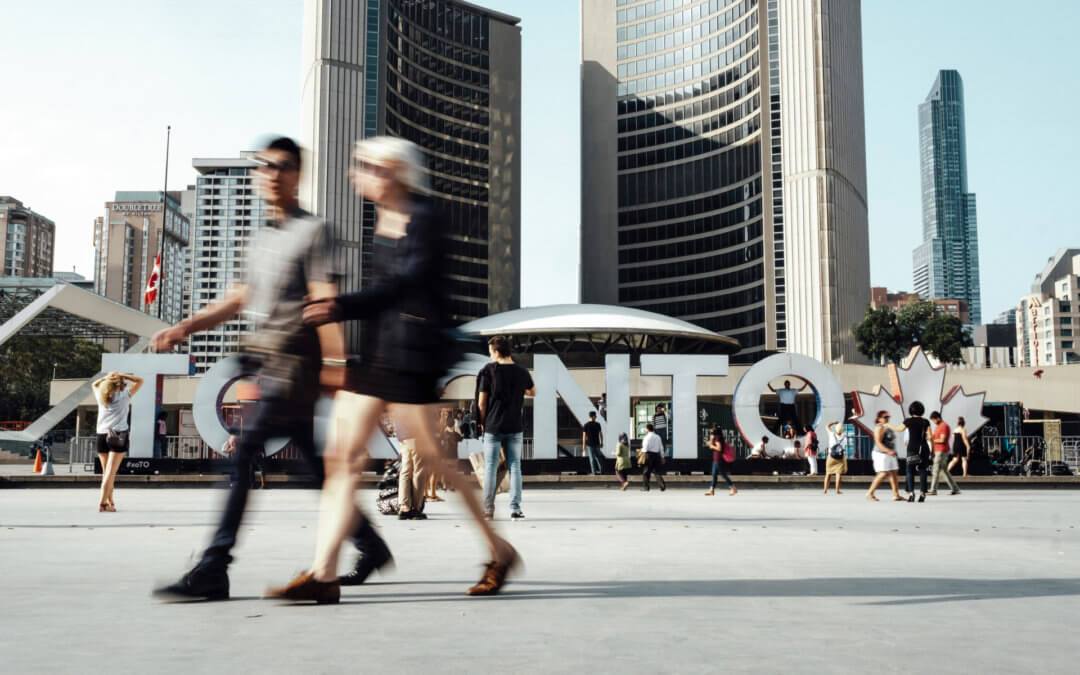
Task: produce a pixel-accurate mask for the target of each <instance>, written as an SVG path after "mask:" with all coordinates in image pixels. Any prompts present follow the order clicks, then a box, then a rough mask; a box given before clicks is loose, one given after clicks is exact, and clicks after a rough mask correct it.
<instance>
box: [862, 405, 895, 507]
mask: <svg viewBox="0 0 1080 675" xmlns="http://www.w3.org/2000/svg"><path fill="white" fill-rule="evenodd" d="M874 423H875V426H874V450H873V452H871V453H870V455H871V457H872V458H873V460H874V471H876V472H877V475H876V476H874V480H873V481H872V482H871V483H870V489H869V490H868V491H867V493H866V498H867V499H869V500H870V501H872V502H876V501H880V500H879V499H878V498H877V497H875V496H874V492H875V491H877V489H878V486H879V485H881V483H882V481H884V480H885V479H888V480H889V487H891V488H892V494H893V501H894V502H902V501H904V498H903V497H901V496H900V479H899V477H898V475H897V474H898V473H899V471H900V462H899V461H897V459H896V433H897V432H898V431H899V430H900V428H899V427H894V426H891V425H890V424H889V413H887V412H885V411H884V410H881V411H879V412H878V414H877V417H876V418H875V419H874Z"/></svg>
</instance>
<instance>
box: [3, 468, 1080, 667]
mask: <svg viewBox="0 0 1080 675" xmlns="http://www.w3.org/2000/svg"><path fill="white" fill-rule="evenodd" d="M886 494H887V493H885V492H882V493H879V495H880V496H881V497H882V498H883V501H882V502H880V503H869V502H866V501H864V499H863V497H862V494H861V490H859V489H857V488H855V487H854V486H853V488H852V490H851V491H850V492H846V493H845V494H843V495H841V496H839V497H834V496H831V495H830V496H829V497H824V496H822V495H821V494H820V493H818V492H816V491H811V490H767V489H757V490H751V491H746V492H744V493H741V494H739V495H738V496H736V497H731V498H729V497H727V496H717V497H711V498H706V497H704V496H703V495H702V490H700V489H695V490H690V489H681V490H668V491H667V492H665V493H661V492H659V491H657V490H656V489H654V490H653V491H652V492H651V493H648V494H643V493H640V492H637V491H628V492H626V493H620V492H617V491H613V490H604V489H583V488H579V489H574V490H536V491H527V492H526V495H525V502H524V509H525V512H526V514H527V516H528V518H527V519H526V520H525V521H522V522H506V521H503V522H499V523H498V526H499V528H500V530H501V531H502V532H503V533H504V534H505V535H506V536H507V537H508V538H509V539H510V540H511V541H512V542H513V543H514V545H515V546H517V547H518V549H519V550H520V551H521V553H522V555H523V557H524V559H525V562H526V565H527V567H526V569H525V571H524V572H523V573H522V574H521V576H520V577H519V578H518V579H517V580H516V581H515V582H513V583H512V584H511V585H509V586H508V587H507V588H506V591H505V593H504V594H503V595H501V596H499V597H496V598H468V597H466V596H465V595H464V590H465V589H466V588H467V587H468V586H469V585H470V584H471V583H473V582H474V581H475V580H476V579H477V578H479V574H480V571H481V569H480V566H479V563H481V562H482V561H483V560H484V550H483V547H482V545H481V542H480V540H479V537H478V535H477V534H476V533H475V531H474V530H473V529H472V528H471V526H470V524H469V523H468V522H467V521H466V520H465V519H464V518H463V517H462V510H461V507H460V504H459V502H457V501H456V500H453V498H451V501H450V502H447V503H445V504H431V505H429V508H428V513H429V515H430V516H431V518H430V519H429V520H427V521H421V522H413V521H397V520H396V519H391V518H387V517H382V516H378V515H375V516H374V517H375V518H376V522H377V524H378V525H379V526H380V527H381V532H382V533H383V535H384V536H385V537H386V538H387V540H388V541H389V543H390V545H391V547H392V548H393V550H394V553H395V555H396V556H397V560H398V567H397V569H396V570H395V571H394V572H393V573H391V574H389V575H386V576H377V577H375V578H374V579H373V581H374V583H371V584H368V585H366V586H364V587H361V588H356V589H346V590H345V592H344V594H343V598H342V604H341V605H338V606H325V607H316V606H290V605H281V604H276V603H272V602H268V601H265V600H261V599H260V597H259V596H260V595H261V593H262V591H263V589H264V588H265V587H266V586H267V585H268V584H272V583H280V582H284V581H287V580H288V579H289V578H290V577H291V576H292V575H293V574H294V573H295V572H296V571H298V570H300V569H302V568H304V567H305V566H306V565H307V564H309V562H310V557H311V554H312V549H313V546H314V539H315V526H316V517H317V514H316V508H317V493H315V492H314V491H310V490H265V491H261V492H257V493H254V498H253V500H252V510H251V512H250V513H249V518H248V519H247V521H246V522H245V527H244V533H243V538H242V540H241V543H240V546H239V547H238V549H237V550H236V556H237V560H236V562H235V563H234V565H233V568H232V572H231V578H232V592H233V596H234V598H233V600H231V601H229V602H224V603H196V604H186V605H167V604H160V603H158V602H156V601H154V600H153V599H152V598H150V596H149V591H150V589H151V587H152V586H153V585H154V584H155V583H156V582H158V581H162V580H171V579H172V578H173V577H175V576H176V575H178V574H179V573H181V572H182V571H183V570H184V568H185V566H186V565H188V564H189V561H190V557H191V556H192V555H193V554H195V553H196V552H197V551H198V550H199V549H200V548H201V547H202V546H203V545H204V544H205V543H206V539H207V537H208V535H209V532H210V529H211V527H212V524H213V523H214V522H215V520H216V517H217V510H218V508H219V507H220V504H221V501H222V499H223V495H224V493H223V492H222V491H220V490H203V489H186V490H175V489H159V490H133V489H124V488H123V486H119V487H118V488H117V493H116V501H117V508H118V509H119V511H118V512H117V513H114V514H103V513H101V514H99V513H97V510H96V493H95V492H93V491H91V490H86V489H48V490H38V489H26V490H4V491H0V607H2V611H0V655H2V661H3V668H2V670H3V672H5V673H26V672H50V673H59V672H106V671H107V672H110V673H127V672H148V671H149V672H158V673H195V672H210V673H215V672H233V673H237V672H271V673H277V672H282V673H284V672H304V673H324V672H379V673H386V672H392V673H395V674H399V673H420V672H425V673H488V672H491V673H535V672H560V673H561V672H590V671H591V672H622V673H626V672H631V673H638V672H642V673H644V672H649V673H655V672H672V673H699V672H700V673H704V672H718V671H725V672H751V671H753V672H770V673H779V672H785V673H787V672H816V673H821V672H855V671H860V672H866V671H868V670H877V671H886V672H913V671H921V670H934V671H938V672H957V673H959V672H965V673H970V672H979V671H982V672H1033V671H1040V672H1073V671H1074V668H1073V666H1070V665H1069V664H1071V663H1073V662H1074V658H1075V651H1076V640H1075V635H1076V634H1077V630H1078V628H1080V598H1078V597H1077V596H1078V595H1080V568H1078V566H1077V562H1078V559H1080V492H1075V491H1019V490H1008V491H997V490H979V491H968V492H965V493H964V494H962V495H960V496H957V497H950V496H939V497H936V498H930V499H929V500H928V501H927V503H925V504H906V503H902V504H900V503H891V502H887V501H884V497H885V495H886ZM361 495H362V498H363V500H364V501H365V503H368V504H370V503H371V502H372V500H373V498H374V494H373V493H372V492H371V491H364V492H362V493H361ZM498 509H499V513H498V516H499V518H500V519H504V518H505V517H506V510H507V504H506V496H505V495H500V497H499V503H498ZM350 562H351V554H346V555H345V556H344V557H343V562H342V567H343V568H344V567H346V566H347V565H348V564H349V563H350Z"/></svg>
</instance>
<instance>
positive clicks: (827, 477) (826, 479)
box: [825, 473, 832, 494]
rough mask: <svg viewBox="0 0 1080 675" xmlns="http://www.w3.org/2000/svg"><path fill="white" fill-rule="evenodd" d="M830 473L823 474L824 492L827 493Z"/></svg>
mask: <svg viewBox="0 0 1080 675" xmlns="http://www.w3.org/2000/svg"><path fill="white" fill-rule="evenodd" d="M831 475H832V474H830V473H826V474H825V494H829V476H831Z"/></svg>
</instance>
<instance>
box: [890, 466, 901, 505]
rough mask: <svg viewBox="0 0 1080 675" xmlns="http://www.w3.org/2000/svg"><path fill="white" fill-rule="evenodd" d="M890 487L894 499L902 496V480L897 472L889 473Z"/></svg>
mask: <svg viewBox="0 0 1080 675" xmlns="http://www.w3.org/2000/svg"><path fill="white" fill-rule="evenodd" d="M889 487H891V488H892V496H893V499H896V498H898V497H899V496H900V478H899V476H898V475H897V472H896V471H890V472H889Z"/></svg>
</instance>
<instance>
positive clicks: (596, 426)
mask: <svg viewBox="0 0 1080 675" xmlns="http://www.w3.org/2000/svg"><path fill="white" fill-rule="evenodd" d="M581 445H583V446H584V447H585V453H586V454H587V455H588V456H589V469H591V470H592V475H594V476H599V475H600V474H602V473H604V453H603V452H602V451H601V450H600V448H601V447H603V445H604V433H603V432H602V431H601V430H600V423H599V422H597V421H596V411H591V412H589V421H588V422H586V423H585V426H583V427H582V428H581Z"/></svg>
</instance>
